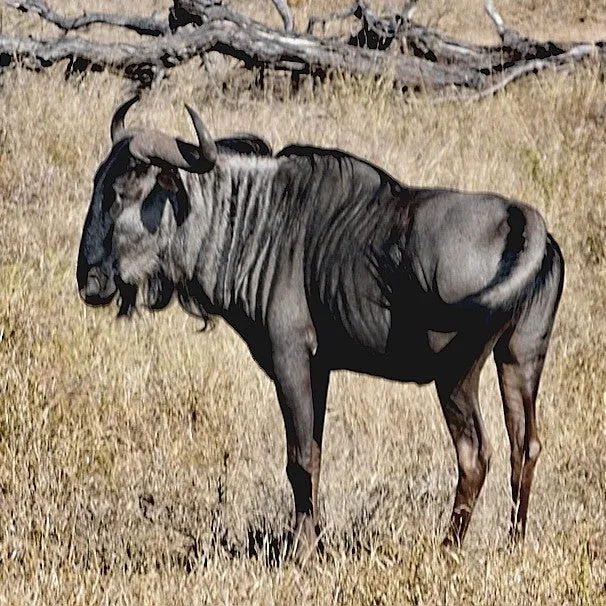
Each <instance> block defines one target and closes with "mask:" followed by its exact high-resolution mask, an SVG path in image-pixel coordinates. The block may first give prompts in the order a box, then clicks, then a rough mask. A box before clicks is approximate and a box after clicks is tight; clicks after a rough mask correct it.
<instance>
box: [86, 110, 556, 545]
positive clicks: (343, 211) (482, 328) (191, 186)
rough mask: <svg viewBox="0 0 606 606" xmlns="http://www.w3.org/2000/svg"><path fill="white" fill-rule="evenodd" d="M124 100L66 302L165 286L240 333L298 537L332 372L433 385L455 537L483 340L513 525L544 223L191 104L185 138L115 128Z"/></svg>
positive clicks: (467, 476) (535, 356) (530, 461)
mask: <svg viewBox="0 0 606 606" xmlns="http://www.w3.org/2000/svg"><path fill="white" fill-rule="evenodd" d="M134 101H135V99H131V100H130V101H128V102H126V103H125V104H123V105H122V106H121V107H119V108H118V109H117V110H116V113H115V114H114V117H113V119H112V124H111V135H112V148H111V151H110V152H109V155H108V156H107V158H106V159H105V160H104V161H103V162H102V163H101V165H100V166H99V168H98V170H97V173H96V176H95V180H94V189H93V194H92V200H91V203H90V208H89V210H88V215H87V217H86V221H85V224H84V229H83V233H82V240H81V244H80V251H79V257H78V269H77V279H78V287H79V290H80V295H81V297H82V298H83V299H84V301H85V302H86V303H89V304H91V305H104V304H107V303H109V302H110V301H111V300H112V298H114V295H115V294H116V293H119V301H120V308H119V314H120V315H122V314H128V313H129V312H130V311H131V310H132V309H133V308H134V307H135V305H136V303H137V301H142V302H143V304H144V305H145V306H147V307H148V308H151V309H160V308H162V307H164V306H165V305H167V304H168V302H169V301H170V300H171V298H172V296H173V294H175V293H176V296H177V298H178V300H179V302H180V304H181V305H182V306H183V308H184V309H185V310H187V311H188V312H190V313H193V314H195V315H197V316H201V317H203V318H208V317H209V316H210V315H219V316H222V317H223V318H224V319H225V320H226V321H227V322H228V323H229V324H230V325H231V326H232V327H233V328H234V329H235V330H236V331H237V332H238V333H239V334H240V335H241V336H242V338H243V339H244V340H245V341H246V343H247V344H248V347H249V348H250V351H251V353H252V355H253V357H254V358H255V360H256V361H257V362H258V363H259V365H260V366H261V368H262V369H263V370H264V371H265V372H266V373H267V374H268V375H269V377H270V378H271V379H272V380H273V381H274V382H275V386H276V391H277V395H278V400H279V404H280V408H281V411H282V415H283V417H284V424H285V429H286V441H287V465H286V472H287V475H288V479H289V481H290V483H291V485H292V490H293V493H294V501H295V508H296V531H297V533H298V536H299V537H300V541H299V545H300V546H301V545H303V546H307V547H313V546H314V545H315V541H316V534H315V515H316V512H317V493H318V480H319V473H320V456H321V448H322V434H323V430H324V419H325V412H326V394H327V390H328V382H329V374H330V372H331V371H332V370H335V369H348V370H353V371H357V372H362V373H367V374H370V375H376V376H379V377H386V378H388V379H395V380H399V381H413V382H416V383H419V384H422V383H429V382H431V381H434V382H435V385H436V388H437V392H438V395H439V399H440V403H441V405H442V410H443V413H444V417H445V419H446V423H447V425H448V429H449V431H450V434H451V436H452V440H453V443H454V447H455V450H456V455H457V462H458V472H459V475H458V485H457V489H456V495H455V499H454V506H453V511H452V516H451V520H450V525H449V528H448V530H447V534H446V538H445V543H446V544H450V545H452V544H456V545H458V544H460V543H461V541H462V539H463V537H464V535H465V532H466V530H467V526H468V523H469V520H470V516H471V514H472V511H473V508H474V504H475V502H476V499H477V497H478V494H479V492H480V490H481V488H482V485H483V483H484V478H485V476H486V472H487V470H488V467H489V463H490V457H491V450H492V449H491V446H490V443H489V440H488V438H487V435H486V432H485V429H484V423H483V420H482V415H481V413H480V407H479V402H478V382H479V376H480V372H481V369H482V367H483V366H484V363H485V361H486V359H487V358H488V356H489V355H490V353H491V352H492V353H493V355H494V359H495V362H496V365H497V371H498V377H499V384H500V389H501V395H502V399H503V406H504V411H505V421H506V426H507V431H508V434H509V441H510V444H511V490H512V496H513V512H512V519H511V533H512V535H513V537H514V538H523V536H524V533H525V528H526V516H527V509H528V499H529V494H530V488H531V484H532V477H533V471H534V468H535V464H536V462H537V458H538V456H539V452H540V449H541V445H540V441H539V437H538V435H537V425H536V417H535V400H536V396H537V390H538V386H539V378H540V375H541V371H542V369H543V363H544V360H545V354H546V351H547V346H548V342H549V338H550V334H551V330H552V326H553V322H554V317H555V313H556V309H557V307H558V303H559V299H560V295H561V292H562V285H563V279H564V261H563V258H562V255H561V253H560V250H559V248H558V245H557V244H556V242H555V240H554V239H553V238H552V237H551V235H550V234H548V233H547V231H546V229H545V225H544V222H543V220H542V218H541V216H540V215H539V214H538V213H537V212H536V211H535V210H533V209H532V208H529V207H528V206H526V205H524V204H521V203H519V202H514V201H512V200H508V199H506V198H503V197H500V196H497V195H494V194H486V193H482V194H478V193H475V194H472V193H463V192H459V191H452V190H444V189H421V188H413V187H407V186H405V185H402V184H401V183H399V182H398V181H396V180H395V179H393V178H392V177H391V176H389V175H388V174H387V173H386V172H384V171H383V170H381V169H380V168H377V167H376V166H373V165H372V164H370V163H369V162H366V161H364V160H361V159H359V158H357V157H355V156H352V155H350V154H348V153H345V152H343V151H340V150H331V149H321V148H316V147H302V146H291V147H287V148H285V149H283V150H282V151H281V152H279V153H278V154H277V155H276V156H274V157H270V156H268V155H267V154H269V148H268V147H267V146H264V145H263V143H262V141H259V140H257V143H258V145H257V144H252V145H248V144H246V143H244V144H243V145H244V148H238V145H235V146H234V145H231V146H230V145H229V144H228V145H226V146H223V147H222V146H221V145H217V144H216V143H215V142H214V141H213V139H212V138H211V136H210V134H209V132H208V131H207V129H206V127H205V126H204V124H203V123H202V121H201V119H200V118H199V116H198V115H197V114H196V113H195V112H194V111H193V110H192V109H190V108H189V107H188V108H187V109H188V112H189V114H190V117H191V119H192V121H193V125H194V128H195V130H196V133H197V138H198V143H197V144H192V143H187V142H184V141H182V140H180V139H176V138H173V137H169V136H168V135H166V134H164V133H161V132H157V131H152V130H146V129H143V130H127V129H125V128H124V117H125V114H126V112H127V110H128V108H129V107H130V106H131V105H132V104H133V102H134ZM241 143H242V142H241ZM226 152H229V153H226ZM239 152H244V153H239ZM247 152H252V155H250V153H249V154H248V155H246V153H247ZM255 152H258V153H257V154H255ZM263 154H265V155H263Z"/></svg>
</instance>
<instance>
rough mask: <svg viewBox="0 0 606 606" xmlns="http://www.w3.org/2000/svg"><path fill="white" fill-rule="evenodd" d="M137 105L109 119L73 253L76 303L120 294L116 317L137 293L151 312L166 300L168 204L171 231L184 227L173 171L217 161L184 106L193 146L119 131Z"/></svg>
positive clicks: (198, 169)
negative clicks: (106, 147)
mask: <svg viewBox="0 0 606 606" xmlns="http://www.w3.org/2000/svg"><path fill="white" fill-rule="evenodd" d="M136 101H137V97H134V98H133V99H130V100H129V101H127V102H126V103H124V104H122V105H121V106H120V107H118V109H117V110H116V112H115V114H114V116H113V118H112V122H111V139H112V149H111V151H110V153H109V155H108V157H107V158H106V159H105V160H104V161H103V163H102V164H101V165H100V167H99V169H98V170H97V173H96V175H95V180H94V187H93V195H92V199H91V203H90V207H89V210H88V214H87V216H86V220H85V224H84V229H83V232H82V240H81V242H80V250H79V254H78V267H77V280H78V289H79V291H80V296H81V297H82V299H83V300H84V301H85V302H86V303H88V304H89V305H106V304H108V303H109V302H110V301H111V300H112V299H113V298H114V296H115V295H116V292H119V294H120V300H121V303H120V310H119V315H127V314H129V312H130V311H131V310H132V309H133V308H134V305H135V301H136V297H137V291H138V289H139V288H140V287H142V288H143V297H144V302H145V305H146V306H148V307H150V308H152V309H161V308H162V307H164V306H165V305H167V304H168V302H169V301H170V299H171V296H172V294H173V284H172V281H171V280H169V279H168V278H167V276H166V275H165V273H164V271H163V268H162V267H161V258H162V253H163V252H164V248H165V247H166V241H165V240H166V236H165V235H163V234H162V229H160V228H161V223H162V220H163V217H164V213H165V208H166V207H167V205H168V204H170V206H171V207H172V212H173V215H174V221H175V222H176V225H180V224H181V223H183V221H185V219H186V218H187V214H188V212H189V200H188V197H187V194H186V192H185V190H184V188H183V184H182V182H181V179H180V177H179V170H178V169H183V170H186V171H189V172H194V173H206V172H208V171H210V170H212V169H213V167H214V165H215V162H216V158H217V146H216V144H215V142H214V141H213V139H212V138H211V136H210V134H209V132H208V130H207V129H206V127H205V126H204V124H203V123H202V121H201V119H200V117H199V116H198V115H197V114H196V112H195V111H194V110H192V109H191V108H190V107H189V106H187V105H186V108H187V111H188V113H189V115H190V117H191V120H192V122H193V125H194V128H195V131H196V134H197V137H198V145H194V144H192V143H187V142H185V141H181V140H180V139H176V138H174V137H169V136H168V135H166V134H164V133H161V132H157V131H153V130H148V129H144V130H127V129H125V128H124V117H125V115H126V112H127V111H128V109H129V108H130V107H131V106H132V105H133V104H134V103H135V102H136Z"/></svg>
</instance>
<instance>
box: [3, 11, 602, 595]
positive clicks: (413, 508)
mask: <svg viewBox="0 0 606 606" xmlns="http://www.w3.org/2000/svg"><path fill="white" fill-rule="evenodd" d="M56 4H57V5H59V2H57V3H56ZM63 4H64V5H65V6H64V8H65V9H66V10H72V11H73V12H77V11H78V10H79V9H80V8H81V6H80V5H82V4H83V3H82V2H76V1H75V0H70V1H69V2H67V1H66V2H64V3H63ZM86 4H87V5H88V4H90V3H86ZM97 4H98V6H96V8H100V9H106V10H107V9H108V8H110V9H111V7H113V6H114V3H113V2H105V3H102V2H99V3H97ZM163 4H164V3H161V2H156V4H155V8H158V9H159V8H161V7H162V6H163ZM235 4H236V6H239V7H240V8H244V9H247V10H251V7H252V6H253V3H252V2H250V3H248V4H246V5H245V4H244V3H239V4H238V3H235ZM267 4H268V5H269V2H267ZM293 4H297V6H296V10H297V11H298V13H297V14H301V13H304V12H305V11H307V12H312V11H311V9H310V8H309V6H308V5H305V4H304V3H303V2H298V3H294V2H293ZM456 4H457V3H454V2H453V3H449V6H452V7H451V8H448V9H447V8H445V4H440V3H439V2H437V0H436V1H434V2H428V3H427V6H428V7H429V8H425V7H423V14H426V15H427V20H428V21H429V20H430V16H431V14H433V15H434V17H433V18H434V22H435V21H437V22H438V23H437V25H440V20H441V19H442V20H443V22H444V24H445V25H446V26H447V27H448V28H450V29H451V30H452V29H456V28H457V27H458V28H459V30H458V31H459V34H461V35H463V34H465V35H466V36H467V37H469V38H476V39H477V38H481V37H482V35H483V33H482V32H483V31H485V29H486V30H487V29H488V28H489V27H490V24H489V22H488V21H487V20H485V21H482V22H480V21H478V20H477V19H476V20H472V21H470V20H469V19H468V18H467V17H466V13H465V11H466V10H467V9H466V8H465V3H464V2H459V3H458V7H457V6H456ZM576 5H577V9H576V10H577V11H578V12H579V13H581V12H583V11H584V13H583V15H581V14H578V15H577V14H576V12H574V11H573V12H574V14H572V13H570V12H567V9H566V8H564V7H566V6H567V3H564V2H563V1H560V2H558V1H557V0H552V1H551V2H547V3H542V4H541V6H540V7H539V6H538V5H537V3H536V2H534V1H533V0H525V1H524V2H517V3H514V2H513V0H510V1H503V2H502V3H501V8H502V13H503V15H504V17H506V18H507V17H510V15H515V14H516V13H515V10H516V6H519V7H520V8H519V11H520V13H519V14H521V15H523V18H524V19H525V20H526V27H528V28H530V27H532V28H535V29H534V30H533V31H534V32H537V31H541V32H545V33H546V34H547V33H549V28H548V27H547V25H548V23H547V20H548V18H549V17H550V16H551V14H553V15H554V19H555V21H554V28H555V29H556V31H559V32H564V31H565V32H566V33H567V35H569V36H570V37H571V38H579V39H580V38H583V37H585V36H584V34H585V33H586V31H587V32H588V31H594V30H595V28H596V27H597V28H598V29H600V28H602V29H601V32H600V33H601V37H602V38H604V37H605V36H604V28H603V25H604V23H606V5H605V4H604V2H600V1H597V0H587V1H586V2H580V3H576ZM139 6H140V10H142V11H143V9H144V8H145V7H149V8H151V6H152V3H151V2H148V3H140V4H139ZM315 8H316V7H314V9H315ZM331 8H333V7H332V3H331V6H328V2H326V3H324V2H318V3H317V9H318V10H317V11H315V12H320V11H322V10H327V9H331ZM429 9H431V10H432V11H433V13H431V11H430V10H429ZM455 9H456V10H455ZM558 9H559V10H558ZM263 10H264V11H265V12H264V13H263V16H264V18H265V17H266V18H267V19H268V20H273V19H277V17H274V16H273V14H272V13H271V10H272V9H271V7H270V6H268V7H267V10H266V9H265V8H264V9H263ZM420 10H421V9H420ZM474 10H475V9H474ZM552 10H554V11H555V12H554V13H551V12H550V11H552ZM473 14H475V13H473ZM581 17H582V18H583V19H584V22H583V23H580V22H579V19H581ZM567 19H568V21H567ZM510 21H511V19H510ZM298 23H299V22H298ZM470 23H471V25H470ZM513 24H514V25H516V26H517V27H519V28H520V29H522V31H523V24H522V23H521V22H517V23H516V22H515V20H513ZM585 26H587V27H589V29H588V30H584V29H583V28H584V27H585ZM8 27H14V28H15V31H16V30H18V29H21V30H23V29H27V28H31V30H36V28H40V27H44V28H46V29H50V26H48V25H45V26H42V25H40V24H39V23H37V22H36V20H35V18H30V17H29V16H28V17H27V19H25V18H24V17H20V16H14V15H12V13H9V12H8V11H5V16H4V28H5V32H7V28H8ZM48 33H49V34H50V33H51V32H48ZM217 90H218V89H217V87H216V86H215V85H213V84H212V83H209V82H208V81H207V80H206V78H205V77H203V76H201V75H200V72H199V71H196V70H195V68H194V67H193V66H191V67H188V68H179V69H178V70H175V71H174V73H173V74H172V76H171V78H170V80H168V81H165V82H163V83H161V84H160V85H159V86H158V87H157V88H155V89H154V90H153V91H152V92H151V93H149V94H148V95H146V97H145V99H144V101H143V102H142V103H141V105H140V106H139V107H138V109H137V110H136V111H133V116H131V119H133V118H136V117H138V119H141V120H143V121H147V122H149V123H153V124H155V125H156V126H161V127H162V128H164V129H165V130H168V131H169V132H180V133H182V134H184V135H185V134H186V133H189V132H190V126H189V124H188V122H187V119H186V115H185V112H184V111H183V102H184V101H188V102H191V103H193V104H194V105H195V106H196V107H197V108H198V109H199V111H200V113H201V114H202V115H203V116H204V118H205V119H206V121H207V123H208V125H209V126H210V128H211V129H212V131H213V132H214V134H215V135H216V136H221V135H226V134H229V133H232V132H235V131H242V130H244V131H250V130H252V131H255V132H258V133H260V134H262V135H263V136H265V137H266V138H267V139H268V140H270V141H271V143H272V144H273V145H274V147H275V148H279V147H280V146H281V145H284V144H286V143H288V142H292V141H304V142H313V143H316V144H321V145H328V146H339V147H342V148H345V149H348V150H351V151H353V152H355V153H357V154H359V155H362V156H365V157H367V158H369V159H370V160H372V161H374V162H376V163H378V164H380V165H382V166H385V167H386V168H387V169H388V170H389V171H391V172H392V173H393V174H394V175H396V176H397V177H399V178H400V179H401V180H403V181H405V182H408V183H412V184H423V185H443V186H452V187H460V188H466V189H473V190H494V191H497V192H500V193H502V194H505V195H509V196H512V197H516V198H519V199H522V200H526V201H528V202H530V203H532V204H534V205H535V206H537V207H538V208H539V209H540V210H541V211H542V212H543V214H544V216H545V217H546V219H547V222H548V224H549V227H550V230H551V231H552V233H553V234H554V235H555V236H556V238H557V239H558V241H559V242H560V244H561V246H562V249H563V252H564V255H565V257H566V260H567V280H566V289H565V292H564V297H563V301H562V306H561V309H560V313H559V317H558V321H557V325H556V329H555V333H554V336H553V340H552V348H551V351H550V355H549V358H548V363H547V367H546V371H545V374H544V379H543V383H542V389H541V393H540V395H539V401H538V414H539V422H540V425H539V427H540V431H541V436H542V439H543V443H544V454H543V455H542V458H541V460H540V462H539V467H538V472H537V477H536V480H535V490H534V493H533V498H532V502H531V512H530V521H529V536H528V539H527V542H526V545H525V547H524V548H523V549H522V550H516V551H513V552H510V551H509V550H507V549H506V546H507V541H506V531H507V523H508V518H509V506H510V505H509V492H508V476H509V469H508V456H509V454H508V449H507V445H506V437H505V428H504V423H503V419H502V411H501V405H500V400H499V398H498V389H497V386H496V380H495V374H494V371H493V369H492V365H491V364H490V363H489V364H488V365H487V370H486V372H485V373H484V376H483V381H482V390H481V395H482V398H483V410H484V412H485V417H486V420H487V426H488V429H489V433H490V437H491V440H492V442H493V444H494V446H495V455H494V457H493V465H492V469H491V473H490V475H489V478H488V480H487V484H486V486H485V489H484V492H483V495H482V498H481V499H480V502H479V504H478V506H477V509H476V514H475V517H474V519H473V521H472V526H471V529H470V532H469V535H468V540H467V544H466V546H465V548H464V549H463V550H462V551H461V553H460V554H459V555H458V556H455V557H443V556H442V555H441V553H440V550H439V549H438V545H439V541H440V539H441V535H442V533H443V531H444V525H445V523H446V521H447V514H448V513H449V510H450V505H451V499H452V496H453V491H454V485H455V480H456V478H455V463H454V457H453V453H452V448H451V444H450V442H449V438H448V435H447V432H446V429H445V424H444V422H443V419H442V416H441V412H440V410H439V405H438V402H437V398H436V397H435V395H434V393H433V389H432V388H423V389H419V388H417V387H415V386H410V385H400V384H393V383H389V382H385V381H379V380H375V379H370V378H366V377H361V376H355V375H352V374H346V373H343V374H339V375H336V376H335V377H334V379H333V381H332V383H331V390H330V394H329V412H328V421H327V435H326V449H325V457H324V470H323V478H322V480H323V492H322V496H321V517H322V520H323V524H324V533H323V537H322V539H323V557H322V558H320V559H319V560H318V561H315V562H312V563H310V565H308V566H307V567H305V568H301V567H298V566H296V565H295V564H293V563H292V562H290V561H289V560H288V559H284V557H283V555H284V553H283V552H284V549H285V547H286V540H285V534H284V533H285V531H286V530H287V529H288V528H289V526H290V522H291V520H290V514H291V511H292V504H291V496H290V489H289V486H288V482H287V480H286V476H285V474H284V463H285V454H284V438H283V431H282V421H281V418H280V414H279V410H278V405H277V402H276V400H275V396H274V393H273V387H272V385H271V384H270V382H269V381H268V380H267V379H266V378H265V377H264V376H263V375H262V373H261V371H260V370H259V369H258V368H257V367H256V366H255V364H254V362H252V360H251V359H250V357H249V355H248V353H247V351H246V348H245V346H244V345H243V344H242V343H241V341H240V340H239V339H238V338H237V337H236V336H234V334H233V333H232V332H231V331H230V330H229V329H228V328H227V327H226V326H225V325H224V324H222V323H219V324H218V326H217V327H216V329H215V330H213V331H211V332H207V333H200V332H199V331H198V324H197V323H196V322H195V321H193V320H191V319H188V318H186V317H185V316H184V314H183V313H182V312H180V311H179V310H178V309H177V308H176V307H171V309H170V310H168V311H166V312H163V313H160V314H158V315H151V314H148V313H145V312H143V313H141V315H140V316H138V317H136V318H135V319H134V320H133V321H131V322H118V321H116V320H115V319H114V315H115V309H113V307H112V309H105V310H92V309H87V308H86V307H85V306H84V305H83V304H82V303H81V302H80V300H79V298H78V296H77V293H76V288H75V260H76V252H77V246H78V241H79V236H80V229H81V226H82V222H83V218H84V214H85V212H86V209H87V206H88V201H89V195H90V190H91V183H92V176H93V173H94V170H95V168H96V166H97V164H98V162H99V161H100V159H101V158H102V157H103V154H104V153H105V151H106V150H107V147H108V142H109V132H108V127H109V118H110V116H111V113H112V110H113V109H114V107H115V105H116V104H117V103H118V102H119V101H121V100H122V99H124V98H125V96H126V94H127V91H126V90H125V84H124V82H122V81H120V80H118V79H115V78H112V77H109V76H104V75H98V74H97V75H92V76H90V77H85V78H83V79H82V80H80V81H71V82H68V83H65V82H64V81H63V79H62V71H61V70H60V69H52V70H50V71H48V72H46V73H41V74H32V73H27V72H23V71H13V72H11V73H9V74H5V75H4V76H2V77H1V78H0V116H2V118H1V122H0V242H1V246H0V603H7V604H9V603H10V604H35V603H42V604H89V603H96V604H213V605H214V604H292V603H297V604H301V605H303V604H312V603H313V604H318V605H324V604H326V605H327V604H343V605H345V604H377V605H379V604H404V603H414V604H476V605H481V604H484V605H488V604H517V605H520V604H606V498H605V494H606V448H605V444H606V369H605V367H604V352H605V347H606V317H605V314H604V298H605V295H606V204H605V193H606V138H605V137H604V133H605V132H606V131H605V129H606V83H605V78H604V72H603V71H600V70H599V69H598V68H597V67H595V66H592V65H588V66H586V68H584V69H582V70H580V71H578V72H577V73H575V74H574V75H572V76H570V75H568V76H564V75H562V74H547V73H546V74H543V75H542V76H541V77H540V78H537V79H529V80H525V81H523V82H520V83H519V84H516V85H514V86H512V87H511V88H509V89H507V91H506V92H505V93H504V94H501V95H499V96H498V97H497V98H494V99H490V100H486V101H483V102H479V103H477V104H473V105H461V104H456V103H453V104H447V105H446V104H445V105H439V106H435V105H431V104H429V103H427V102H426V100H425V99H423V97H422V96H419V97H416V98H410V97H409V98H407V99H403V98H401V97H398V96H394V95H393V94H392V93H391V92H390V91H389V90H387V89H385V88H384V87H382V86H381V84H380V83H379V84H376V83H375V84H372V83H367V82H359V81H355V82H354V81H338V80H337V81H335V82H334V84H333V86H332V87H331V88H330V89H328V88H325V89H317V90H315V91H309V90H308V91H304V92H302V93H300V94H299V96H298V97H297V98H284V97H283V96H279V95H277V94H276V93H275V91H274V89H273V88H272V87H271V86H270V87H268V89H267V90H266V91H265V92H263V93H258V92H250V91H248V90H246V88H245V87H244V86H243V85H242V86H241V87H238V85H237V82H236V81H235V80H234V81H233V82H232V84H231V88H229V89H228V91H227V93H225V94H220V93H218V92H217Z"/></svg>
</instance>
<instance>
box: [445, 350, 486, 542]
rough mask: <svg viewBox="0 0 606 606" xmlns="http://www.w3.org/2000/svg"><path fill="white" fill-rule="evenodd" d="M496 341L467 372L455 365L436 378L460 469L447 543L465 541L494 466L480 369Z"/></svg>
mask: <svg viewBox="0 0 606 606" xmlns="http://www.w3.org/2000/svg"><path fill="white" fill-rule="evenodd" d="M492 343H494V341H492ZM492 343H490V344H489V345H487V346H486V347H485V349H484V351H483V352H482V354H481V355H480V356H478V357H476V358H475V359H474V361H473V362H472V363H471V365H470V366H469V367H468V370H467V371H466V372H456V371H455V369H454V368H451V369H450V371H449V372H447V375H446V376H444V377H441V378H439V379H437V380H436V388H437V390H438V396H439V398H440V403H441V405H442V410H443V412H444V417H445V419H446V424H447V426H448V430H449V431H450V435H451V437H452V441H453V443H454V446H455V449H456V453H457V463H458V468H459V480H458V484H457V491H456V495H455V500H454V505H453V510H452V515H451V519H450V524H449V527H448V531H447V534H446V538H445V539H444V545H445V546H450V545H454V546H460V544H461V543H462V541H463V538H464V537H465V533H466V532H467V527H468V525H469V521H470V519H471V514H472V512H473V508H474V506H475V502H476V499H477V498H478V495H479V494H480V490H481V489H482V486H483V484H484V479H485V478H486V473H487V472H488V468H489V465H490V457H491V455H492V447H491V445H490V441H489V440H488V436H487V435H486V431H485V429H484V422H483V420H482V415H481V413H480V406H479V401H478V386H479V379H480V372H481V370H482V367H483V365H484V362H485V361H486V358H487V357H488V353H489V352H490V351H491V350H492ZM457 366H458V364H457ZM460 368H462V366H461V367H460ZM461 375H462V378H460V377H461Z"/></svg>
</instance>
